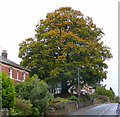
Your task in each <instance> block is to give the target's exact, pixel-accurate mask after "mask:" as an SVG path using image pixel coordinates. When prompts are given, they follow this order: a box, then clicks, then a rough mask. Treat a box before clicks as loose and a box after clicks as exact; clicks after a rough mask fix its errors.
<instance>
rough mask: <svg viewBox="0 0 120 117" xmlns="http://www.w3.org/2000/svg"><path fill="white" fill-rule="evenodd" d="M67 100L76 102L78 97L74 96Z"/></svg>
mask: <svg viewBox="0 0 120 117" xmlns="http://www.w3.org/2000/svg"><path fill="white" fill-rule="evenodd" d="M69 99H70V100H71V101H78V97H76V96H74V95H72V96H70V97H69Z"/></svg>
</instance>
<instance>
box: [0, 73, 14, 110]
mask: <svg viewBox="0 0 120 117" xmlns="http://www.w3.org/2000/svg"><path fill="white" fill-rule="evenodd" d="M0 78H2V107H3V108H8V109H9V108H13V107H14V105H15V103H16V101H15V98H16V92H15V87H14V84H13V82H12V80H11V79H10V77H9V76H7V75H6V74H5V73H3V72H2V73H0Z"/></svg>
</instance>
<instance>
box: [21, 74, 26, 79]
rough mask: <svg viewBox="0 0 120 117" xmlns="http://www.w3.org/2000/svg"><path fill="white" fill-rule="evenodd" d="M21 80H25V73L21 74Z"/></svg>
mask: <svg viewBox="0 0 120 117" xmlns="http://www.w3.org/2000/svg"><path fill="white" fill-rule="evenodd" d="M22 79H23V80H25V79H26V73H25V72H23V73H22Z"/></svg>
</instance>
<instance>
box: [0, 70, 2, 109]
mask: <svg viewBox="0 0 120 117" xmlns="http://www.w3.org/2000/svg"><path fill="white" fill-rule="evenodd" d="M1 74H2V72H1V71H0V109H1V108H2V75H1Z"/></svg>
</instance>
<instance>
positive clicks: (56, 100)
mask: <svg viewBox="0 0 120 117" xmlns="http://www.w3.org/2000/svg"><path fill="white" fill-rule="evenodd" d="M69 101H70V100H69V99H67V98H60V97H57V98H55V99H54V100H53V103H52V104H54V103H58V102H69Z"/></svg>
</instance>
